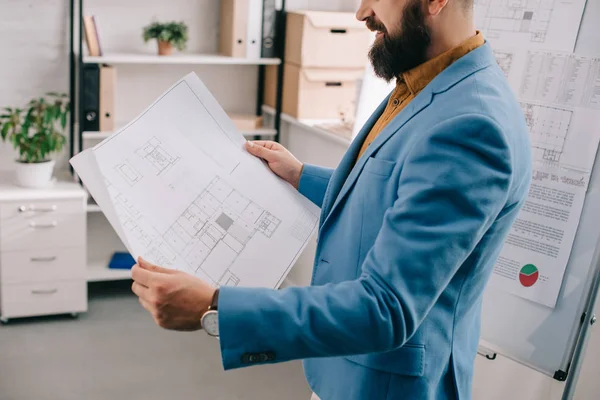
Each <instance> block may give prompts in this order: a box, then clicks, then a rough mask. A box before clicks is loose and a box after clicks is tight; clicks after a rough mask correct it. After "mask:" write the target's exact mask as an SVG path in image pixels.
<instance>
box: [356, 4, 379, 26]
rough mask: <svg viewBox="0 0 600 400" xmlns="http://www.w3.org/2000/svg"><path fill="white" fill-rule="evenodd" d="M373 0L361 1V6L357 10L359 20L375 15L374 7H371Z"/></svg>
mask: <svg viewBox="0 0 600 400" xmlns="http://www.w3.org/2000/svg"><path fill="white" fill-rule="evenodd" d="M372 3H373V0H362V1H361V2H360V6H359V7H358V11H356V19H357V20H359V21H364V20H366V19H367V18H369V17H372V16H373V15H375V14H374V13H373V9H372V8H371V4H372Z"/></svg>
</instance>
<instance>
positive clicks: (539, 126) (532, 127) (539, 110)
mask: <svg viewBox="0 0 600 400" xmlns="http://www.w3.org/2000/svg"><path fill="white" fill-rule="evenodd" d="M521 108H522V109H523V114H524V115H525V121H526V122H527V126H528V127H529V135H530V137H531V146H532V150H533V159H534V160H535V161H542V162H547V163H554V164H558V163H560V158H561V155H562V154H563V151H564V149H565V143H566V141H567V135H568V134H569V126H570V124H571V119H572V118H573V111H570V110H565V109H560V108H555V107H547V106H541V105H535V104H529V103H521Z"/></svg>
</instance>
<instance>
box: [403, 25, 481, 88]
mask: <svg viewBox="0 0 600 400" xmlns="http://www.w3.org/2000/svg"><path fill="white" fill-rule="evenodd" d="M484 43H485V39H484V38H483V35H482V34H481V32H479V31H477V34H476V35H475V36H472V37H470V38H469V39H467V40H465V41H464V42H462V43H461V44H459V45H458V46H456V47H453V48H452V49H450V50H447V51H445V52H444V53H442V54H440V55H439V56H437V57H434V58H432V59H431V60H428V61H426V62H424V63H423V64H421V65H418V66H416V67H415V68H413V69H411V70H409V71H406V72H405V73H403V74H402V78H401V79H398V84H401V83H403V82H404V83H406V86H407V87H408V90H410V92H411V94H412V95H413V96H416V95H417V94H418V93H419V92H420V91H421V90H423V88H425V86H427V85H428V84H429V83H430V82H431V81H432V80H433V79H434V78H435V77H436V76H438V75H439V74H440V73H441V72H442V71H443V70H445V69H446V68H448V67H449V66H450V65H451V64H452V63H453V62H455V61H456V60H458V59H459V58H461V57H463V56H464V55H466V54H467V53H469V52H470V51H472V50H475V49H476V48H478V47H479V46H482V45H483V44H484Z"/></svg>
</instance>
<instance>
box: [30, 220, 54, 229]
mask: <svg viewBox="0 0 600 400" xmlns="http://www.w3.org/2000/svg"><path fill="white" fill-rule="evenodd" d="M29 226H30V227H32V228H33V229H48V228H56V227H57V226H58V222H56V221H52V222H50V223H49V224H39V225H38V224H36V223H35V222H30V223H29Z"/></svg>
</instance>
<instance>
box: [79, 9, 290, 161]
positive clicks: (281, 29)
mask: <svg viewBox="0 0 600 400" xmlns="http://www.w3.org/2000/svg"><path fill="white" fill-rule="evenodd" d="M83 3H84V2H83V0H70V8H69V11H70V13H69V43H70V47H69V49H70V51H69V99H70V113H71V118H70V122H69V139H70V145H69V150H70V156H71V157H73V156H74V155H75V154H77V153H79V152H81V151H83V124H82V123H81V122H82V121H83V119H84V118H85V115H83V107H82V105H81V99H82V97H83V96H82V95H83V89H84V88H83V66H84V64H85V63H84V61H83V35H84V33H83V7H84V4H83ZM286 17H287V16H286V8H285V0H282V1H281V10H280V11H279V12H278V19H277V28H276V29H277V41H276V46H277V51H276V53H277V55H278V58H279V59H280V60H281V62H280V63H279V65H278V68H277V87H276V99H277V100H276V106H275V114H274V115H273V127H274V129H275V131H276V133H275V137H274V140H275V141H276V142H279V141H280V139H281V112H282V104H283V70H284V64H285V31H286V29H285V26H286V19H287V18H286ZM76 26H78V29H77V31H76V30H75V27H76ZM265 68H266V65H264V64H260V65H258V86H257V90H256V92H257V93H256V115H257V116H261V115H263V111H262V106H263V101H264V89H265V88H264V86H265ZM255 138H260V135H257V136H255ZM75 143H77V146H76V145H75ZM71 172H73V169H72V167H71Z"/></svg>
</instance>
